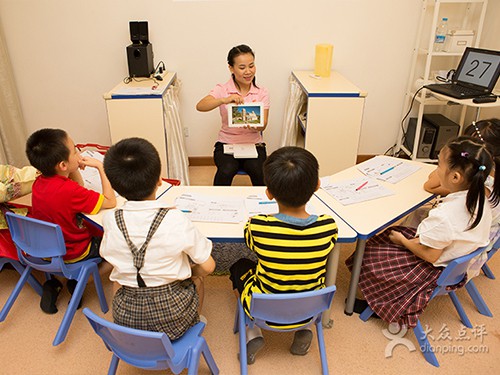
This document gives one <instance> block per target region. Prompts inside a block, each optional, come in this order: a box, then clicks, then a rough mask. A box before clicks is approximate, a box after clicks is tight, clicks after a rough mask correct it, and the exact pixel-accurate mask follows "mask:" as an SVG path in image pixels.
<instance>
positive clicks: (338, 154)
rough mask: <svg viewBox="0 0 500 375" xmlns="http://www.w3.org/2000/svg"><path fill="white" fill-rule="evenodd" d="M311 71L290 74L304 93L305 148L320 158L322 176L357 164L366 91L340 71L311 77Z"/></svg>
mask: <svg viewBox="0 0 500 375" xmlns="http://www.w3.org/2000/svg"><path fill="white" fill-rule="evenodd" d="M313 73H314V72H312V71H293V72H292V75H293V77H294V78H295V79H296V80H297V82H298V83H299V85H300V87H301V88H302V91H303V92H304V94H305V96H306V97H307V108H304V109H303V110H304V111H306V112H307V116H306V118H307V120H306V121H305V123H301V126H302V128H303V130H304V134H305V136H304V137H305V138H304V148H305V149H306V150H309V151H311V152H312V153H313V154H314V156H316V159H318V162H319V168H320V173H321V175H323V176H326V175H329V174H332V173H336V172H338V171H341V170H343V169H344V168H348V167H350V166H352V165H354V164H356V157H357V154H358V143H359V135H360V132H361V122H362V119H363V110H364V106H365V97H366V95H367V94H366V92H364V91H362V90H361V89H359V88H358V87H356V86H355V85H354V84H352V83H351V82H350V81H349V80H348V79H346V78H345V77H343V76H342V75H341V74H340V73H339V72H336V71H332V73H331V75H330V77H315V78H313V77H314V75H313Z"/></svg>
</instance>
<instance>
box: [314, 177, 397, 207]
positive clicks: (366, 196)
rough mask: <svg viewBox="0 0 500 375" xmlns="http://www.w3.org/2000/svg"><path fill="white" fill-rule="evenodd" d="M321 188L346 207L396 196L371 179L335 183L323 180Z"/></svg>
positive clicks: (363, 178)
mask: <svg viewBox="0 0 500 375" xmlns="http://www.w3.org/2000/svg"><path fill="white" fill-rule="evenodd" d="M321 188H322V189H323V190H325V191H326V192H327V193H328V194H330V195H331V196H332V197H334V198H335V199H336V200H338V201H339V202H340V203H342V204H343V205H344V206H347V205H350V204H355V203H360V202H364V201H368V200H372V199H377V198H381V197H385V196H388V195H393V194H394V192H392V191H391V190H389V189H387V188H386V187H384V186H382V185H380V184H379V183H378V182H377V181H376V180H374V179H372V178H369V177H359V178H356V179H353V180H345V181H337V182H335V183H330V182H327V181H326V179H322V182H321Z"/></svg>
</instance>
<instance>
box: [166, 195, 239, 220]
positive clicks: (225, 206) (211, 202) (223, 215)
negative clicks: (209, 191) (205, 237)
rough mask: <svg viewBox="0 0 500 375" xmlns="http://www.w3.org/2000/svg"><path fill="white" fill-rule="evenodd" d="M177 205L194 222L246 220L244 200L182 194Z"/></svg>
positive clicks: (176, 200) (176, 201)
mask: <svg viewBox="0 0 500 375" xmlns="http://www.w3.org/2000/svg"><path fill="white" fill-rule="evenodd" d="M175 205H176V207H177V208H178V209H179V210H181V211H182V212H184V213H185V214H186V215H187V216H188V217H189V218H190V219H191V220H192V221H203V222H212V223H239V222H241V221H243V220H245V219H246V217H245V214H244V212H245V208H244V203H243V199H242V198H232V197H221V196H208V195H201V194H182V195H180V196H179V197H177V198H176V199H175Z"/></svg>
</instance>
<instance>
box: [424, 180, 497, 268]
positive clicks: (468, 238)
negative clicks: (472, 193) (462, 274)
mask: <svg viewBox="0 0 500 375" xmlns="http://www.w3.org/2000/svg"><path fill="white" fill-rule="evenodd" d="M466 196H467V191H466V190H465V191H459V192H456V193H451V194H448V195H447V196H446V197H444V198H443V199H442V201H441V202H440V203H439V205H438V206H437V207H436V208H434V209H432V210H430V211H429V216H428V217H427V218H426V219H424V220H423V221H422V222H421V223H420V225H419V226H418V228H417V235H418V236H419V240H420V243H421V244H422V245H425V246H429V247H432V248H434V249H444V251H443V253H442V254H441V256H440V257H439V259H438V260H437V261H435V262H434V263H433V264H434V266H436V267H440V266H443V267H444V266H446V265H447V264H448V263H450V262H451V261H452V260H453V259H456V258H458V257H461V256H463V255H466V254H469V253H471V252H473V251H474V250H476V249H477V248H478V247H481V246H485V245H487V244H488V242H489V235H490V226H491V206H490V204H489V202H488V200H487V199H486V200H485V202H484V210H483V216H482V218H481V221H480V222H479V224H478V225H477V226H476V227H475V228H474V229H469V230H467V228H468V227H469V226H470V224H471V222H470V215H469V213H468V211H467V207H466V205H465V199H466Z"/></svg>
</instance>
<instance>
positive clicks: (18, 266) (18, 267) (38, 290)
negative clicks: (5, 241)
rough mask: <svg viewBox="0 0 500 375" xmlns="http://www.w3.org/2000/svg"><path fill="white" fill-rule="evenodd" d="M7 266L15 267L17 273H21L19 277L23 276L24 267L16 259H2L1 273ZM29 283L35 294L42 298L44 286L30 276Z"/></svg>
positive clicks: (0, 261) (0, 262)
mask: <svg viewBox="0 0 500 375" xmlns="http://www.w3.org/2000/svg"><path fill="white" fill-rule="evenodd" d="M6 264H10V265H11V266H12V267H14V269H15V270H16V271H17V272H19V275H22V274H23V272H24V266H23V265H22V264H21V263H19V261H17V260H15V259H10V258H5V257H2V258H0V271H1V270H2V269H3V266H4V265H6ZM27 281H28V284H30V285H31V287H32V288H33V289H34V290H35V292H36V293H37V294H38V295H39V296H40V297H41V296H42V293H43V291H42V286H41V285H40V283H39V282H38V280H37V279H35V278H34V277H33V275H31V274H30V275H29V276H28V280H27ZM9 298H10V297H9ZM7 303H8V302H7Z"/></svg>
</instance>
